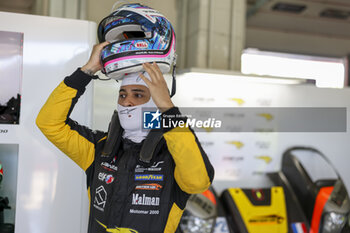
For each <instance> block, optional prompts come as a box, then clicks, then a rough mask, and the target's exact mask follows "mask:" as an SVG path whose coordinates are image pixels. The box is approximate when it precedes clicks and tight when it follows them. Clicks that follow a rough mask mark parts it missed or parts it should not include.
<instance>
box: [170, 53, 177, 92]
mask: <svg viewBox="0 0 350 233" xmlns="http://www.w3.org/2000/svg"><path fill="white" fill-rule="evenodd" d="M176 58H177V54H176V53H175V54H174V63H173V64H174V65H173V72H172V76H173V83H172V85H171V93H170V98H171V97H173V96H174V95H175V93H176Z"/></svg>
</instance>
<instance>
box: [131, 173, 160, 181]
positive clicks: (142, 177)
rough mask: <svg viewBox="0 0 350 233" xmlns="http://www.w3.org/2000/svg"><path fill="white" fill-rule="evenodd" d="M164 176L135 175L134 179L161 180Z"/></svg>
mask: <svg viewBox="0 0 350 233" xmlns="http://www.w3.org/2000/svg"><path fill="white" fill-rule="evenodd" d="M163 178H164V176H163V175H151V174H147V175H135V180H155V181H162V180H163Z"/></svg>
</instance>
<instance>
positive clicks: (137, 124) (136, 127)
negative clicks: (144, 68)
mask: <svg viewBox="0 0 350 233" xmlns="http://www.w3.org/2000/svg"><path fill="white" fill-rule="evenodd" d="M140 74H141V73H131V74H127V75H125V76H124V78H123V81H122V83H121V85H120V87H123V86H127V85H142V86H145V87H147V88H148V86H147V85H146V83H145V82H144V81H143V80H142V78H141V77H140ZM142 74H143V75H144V76H146V78H148V79H149V80H151V78H150V77H149V75H148V73H146V72H144V73H142ZM142 108H155V109H157V106H156V104H155V103H154V102H153V100H152V97H150V99H149V101H148V102H146V103H144V104H140V105H137V106H127V107H124V106H122V105H120V104H118V108H117V110H118V116H119V120H120V125H121V127H122V128H123V129H124V133H123V138H127V139H129V140H131V141H133V142H136V143H139V142H141V141H142V140H143V139H145V138H146V136H147V134H148V132H149V130H142V126H143V122H142Z"/></svg>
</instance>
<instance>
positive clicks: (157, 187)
mask: <svg viewBox="0 0 350 233" xmlns="http://www.w3.org/2000/svg"><path fill="white" fill-rule="evenodd" d="M162 188H163V186H161V185H160V184H156V183H153V184H140V185H137V186H136V188H135V189H138V190H161V189H162Z"/></svg>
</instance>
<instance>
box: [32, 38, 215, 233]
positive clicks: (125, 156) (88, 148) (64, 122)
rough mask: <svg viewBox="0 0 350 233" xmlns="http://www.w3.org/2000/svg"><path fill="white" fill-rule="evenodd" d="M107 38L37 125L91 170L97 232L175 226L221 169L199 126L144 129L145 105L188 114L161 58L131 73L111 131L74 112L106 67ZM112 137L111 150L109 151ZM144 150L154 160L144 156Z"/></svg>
mask: <svg viewBox="0 0 350 233" xmlns="http://www.w3.org/2000/svg"><path fill="white" fill-rule="evenodd" d="M107 44H108V42H104V43H100V44H97V45H95V46H94V48H93V51H92V54H91V56H90V59H89V61H88V62H87V63H86V65H84V66H83V67H81V68H78V69H77V70H76V71H75V72H74V73H73V74H71V75H70V76H68V77H66V78H65V79H64V81H63V82H61V83H60V84H59V86H58V87H57V88H56V89H55V90H54V91H53V92H52V93H51V95H50V97H49V98H48V100H47V101H46V103H45V105H44V106H43V107H42V109H41V111H40V113H39V115H38V117H37V120H36V123H37V126H38V127H39V128H40V130H41V131H42V132H43V134H44V135H45V136H46V137H47V138H48V139H49V140H50V141H51V142H52V143H53V144H54V145H55V146H57V147H58V148H59V149H60V150H61V151H63V152H64V153H65V154H66V155H68V156H69V157H70V158H71V159H72V160H73V161H74V162H75V163H77V164H78V165H79V166H80V167H81V169H83V170H84V171H85V173H86V176H87V189H88V195H89V199H90V215H89V226H88V232H89V233H102V232H103V233H105V232H134V233H135V232H140V233H160V232H167V233H171V232H175V231H176V230H177V227H178V223H179V221H180V218H181V215H182V213H183V210H184V208H185V205H186V202H187V200H188V198H189V196H190V194H194V193H201V192H203V191H205V190H207V189H208V188H209V186H210V185H211V182H212V180H213V176H214V169H213V167H212V165H211V164H210V162H209V159H208V157H207V155H206V154H205V152H204V151H203V149H202V147H201V145H200V143H199V141H198V139H197V137H196V135H195V134H194V132H193V130H192V129H190V128H186V127H185V128H180V127H175V128H171V127H170V128H167V129H163V130H162V131H161V136H160V137H159V136H155V135H157V133H155V134H153V133H151V132H152V131H143V130H141V128H142V124H141V107H155V108H158V110H159V112H160V113H161V117H168V118H169V117H172V118H171V120H172V121H174V122H176V121H179V120H180V118H178V117H177V116H180V115H181V114H180V112H179V109H178V108H177V107H175V106H174V105H173V103H172V101H171V98H170V96H169V91H168V88H167V85H166V82H165V80H164V77H163V74H162V72H161V71H160V69H159V67H158V66H157V64H156V63H144V64H143V68H144V70H145V72H144V73H131V74H128V75H125V77H124V78H123V81H122V84H121V88H120V91H119V98H118V107H117V109H118V113H117V114H115V115H116V116H115V117H113V118H112V121H111V123H110V128H109V130H108V132H107V133H105V132H101V131H92V130H91V129H89V128H87V127H85V126H82V125H79V124H78V123H77V122H75V121H74V120H72V119H71V118H70V113H71V112H72V110H73V108H74V106H75V104H76V102H77V101H78V99H79V97H80V96H81V95H82V94H83V93H84V91H85V87H86V85H88V83H89V82H90V81H91V79H92V78H94V74H95V73H96V72H97V71H98V70H100V69H101V68H102V67H101V63H100V53H101V50H102V49H103V47H104V46H106V45H107ZM181 119H182V120H183V118H181ZM172 125H178V124H172ZM113 138H114V139H113ZM112 139H113V140H112ZM111 142H112V143H111ZM107 144H111V145H112V147H111V153H106V152H105V150H106V147H108V146H106V145H107ZM142 154H144V155H145V157H147V158H149V161H148V162H147V161H146V162H145V161H144V160H142V159H140V158H141V156H142Z"/></svg>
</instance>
